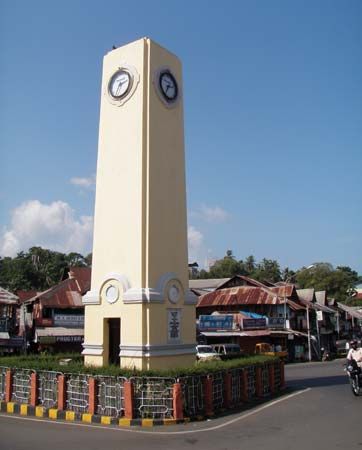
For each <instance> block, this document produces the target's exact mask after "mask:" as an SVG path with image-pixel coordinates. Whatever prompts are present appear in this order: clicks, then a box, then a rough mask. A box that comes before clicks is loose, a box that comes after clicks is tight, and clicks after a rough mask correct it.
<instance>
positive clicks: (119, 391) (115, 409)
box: [97, 376, 127, 417]
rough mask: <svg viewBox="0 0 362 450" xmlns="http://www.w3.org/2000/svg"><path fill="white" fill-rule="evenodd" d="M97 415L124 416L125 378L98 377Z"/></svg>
mask: <svg viewBox="0 0 362 450" xmlns="http://www.w3.org/2000/svg"><path fill="white" fill-rule="evenodd" d="M97 381H98V402H97V414H102V415H106V416H112V417H120V416H122V415H124V382H125V381H127V378H124V377H102V376H98V377H97Z"/></svg>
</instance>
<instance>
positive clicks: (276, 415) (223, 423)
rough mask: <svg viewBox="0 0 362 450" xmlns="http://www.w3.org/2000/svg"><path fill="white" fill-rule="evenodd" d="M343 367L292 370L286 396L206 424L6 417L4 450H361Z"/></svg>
mask: <svg viewBox="0 0 362 450" xmlns="http://www.w3.org/2000/svg"><path fill="white" fill-rule="evenodd" d="M342 364H343V361H342V360H336V361H331V362H325V363H308V364H298V365H288V366H286V376H287V377H286V378H287V383H288V386H289V390H288V392H287V393H286V394H285V395H283V396H281V397H278V398H275V399H273V400H270V401H268V402H265V403H263V404H260V405H258V406H256V407H253V408H251V409H248V410H245V411H243V412H239V413H237V414H232V415H228V416H224V417H219V418H215V419H213V420H208V421H205V422H192V423H189V424H185V425H177V426H172V427H170V426H167V427H166V426H163V427H154V428H135V427H132V428H116V427H101V426H95V425H83V424H80V423H79V424H70V423H65V422H51V421H47V420H40V419H34V418H25V417H24V418H22V417H19V416H9V415H5V414H1V415H0V449H1V450H32V449H34V450H43V449H44V450H45V449H52V450H83V449H84V450H86V449H87V450H128V449H136V450H146V449H147V450H163V449H168V450H169V449H170V448H171V449H172V450H181V449H202V450H237V449H247V450H260V449H268V450H284V449H285V450H286V449H288V450H289V449H293V450H313V449H318V450H327V449H328V450H331V449H345V450H353V449H359V450H362V427H361V414H362V397H358V398H356V397H354V396H353V395H352V393H351V391H350V387H349V384H348V380H347V377H346V375H345V373H344V372H343V365H342Z"/></svg>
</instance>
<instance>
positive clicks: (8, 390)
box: [5, 369, 13, 402]
mask: <svg viewBox="0 0 362 450" xmlns="http://www.w3.org/2000/svg"><path fill="white" fill-rule="evenodd" d="M12 395H13V372H12V371H11V369H8V370H7V371H6V373H5V401H6V402H11V397H12Z"/></svg>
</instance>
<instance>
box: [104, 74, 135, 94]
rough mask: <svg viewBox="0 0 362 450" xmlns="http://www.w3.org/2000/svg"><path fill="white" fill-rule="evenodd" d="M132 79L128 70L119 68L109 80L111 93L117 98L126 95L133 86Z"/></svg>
mask: <svg viewBox="0 0 362 450" xmlns="http://www.w3.org/2000/svg"><path fill="white" fill-rule="evenodd" d="M131 81H132V80H131V75H130V74H129V73H128V72H127V71H125V70H122V69H121V70H118V72H116V73H115V74H114V75H113V76H112V78H111V80H110V82H109V87H108V90H109V93H110V95H111V96H112V97H113V98H115V99H117V100H119V99H121V98H123V97H125V96H126V95H127V94H128V92H129V90H130V88H131Z"/></svg>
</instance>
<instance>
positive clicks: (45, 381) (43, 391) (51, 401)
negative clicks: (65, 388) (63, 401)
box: [37, 370, 61, 408]
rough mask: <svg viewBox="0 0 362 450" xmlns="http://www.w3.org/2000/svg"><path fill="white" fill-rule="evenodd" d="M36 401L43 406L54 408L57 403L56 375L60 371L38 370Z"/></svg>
mask: <svg viewBox="0 0 362 450" xmlns="http://www.w3.org/2000/svg"><path fill="white" fill-rule="evenodd" d="M37 373H38V403H39V405H41V406H44V407H45V408H56V407H57V405H58V376H59V375H61V373H60V372H48V371H45V370H44V371H39V372H37Z"/></svg>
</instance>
